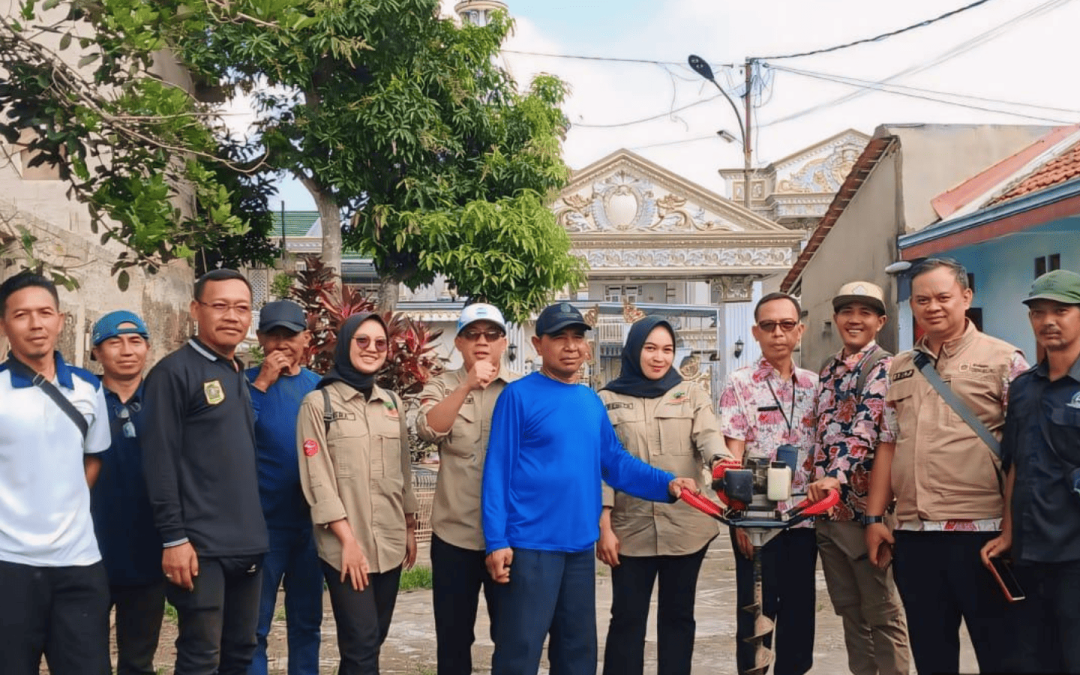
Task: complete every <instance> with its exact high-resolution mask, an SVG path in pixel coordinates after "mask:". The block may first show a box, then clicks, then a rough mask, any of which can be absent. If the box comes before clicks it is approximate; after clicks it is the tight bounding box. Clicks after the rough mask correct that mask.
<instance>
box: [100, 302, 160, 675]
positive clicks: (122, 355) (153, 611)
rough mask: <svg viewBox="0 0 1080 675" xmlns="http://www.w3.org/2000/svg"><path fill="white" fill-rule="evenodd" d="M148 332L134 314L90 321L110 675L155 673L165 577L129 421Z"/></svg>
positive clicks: (138, 403)
mask: <svg viewBox="0 0 1080 675" xmlns="http://www.w3.org/2000/svg"><path fill="white" fill-rule="evenodd" d="M149 339H150V334H149V332H148V331H147V330H146V324H145V323H143V320H142V319H141V318H139V317H138V316H137V315H136V314H134V313H132V312H127V311H118V312H111V313H109V314H106V315H105V316H103V317H101V318H100V319H99V320H98V322H97V323H95V324H94V331H93V340H92V341H93V345H94V347H93V350H92V351H91V353H90V358H92V359H94V360H95V361H97V362H98V363H100V364H101V370H102V375H101V382H102V384H103V385H104V387H105V401H106V402H107V403H108V408H109V428H110V430H111V431H112V445H110V446H109V449H108V450H106V451H105V452H103V453H102V454H101V474H100V476H99V477H98V481H97V483H95V484H94V487H93V488H92V489H91V491H90V513H91V515H92V516H93V518H94V530H95V531H96V533H97V539H98V546H99V547H100V548H101V558H102V561H103V562H104V563H105V571H106V572H107V573H108V575H109V596H110V598H111V605H112V606H114V607H116V646H117V663H116V672H117V675H145V674H149V673H154V672H156V671H155V669H154V653H155V652H156V651H157V645H158V636H159V634H160V632H161V619H162V617H163V615H164V612H165V584H166V582H165V578H164V577H162V575H161V538H160V537H159V536H158V532H157V528H155V527H154V517H153V512H152V511H151V509H150V498H149V497H148V496H147V494H146V481H145V480H144V479H143V463H142V449H141V448H140V446H139V438H138V434H137V433H136V431H135V423H136V421H138V420H139V418H140V417H141V415H142V404H143V386H142V383H143V369H144V368H145V367H146V357H147V355H148V354H149V353H150V343H149V342H148V340H149Z"/></svg>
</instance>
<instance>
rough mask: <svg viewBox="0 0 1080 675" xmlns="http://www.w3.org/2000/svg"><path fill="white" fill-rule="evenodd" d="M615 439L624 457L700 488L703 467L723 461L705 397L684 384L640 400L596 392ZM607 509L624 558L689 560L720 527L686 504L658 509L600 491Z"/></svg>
mask: <svg viewBox="0 0 1080 675" xmlns="http://www.w3.org/2000/svg"><path fill="white" fill-rule="evenodd" d="M600 399H601V400H602V401H603V402H604V405H605V406H606V407H607V411H608V417H609V418H610V419H611V424H612V426H614V427H615V433H616V434H618V436H619V441H620V442H621V443H622V444H623V447H624V448H626V451H627V452H629V453H630V454H631V455H633V456H635V457H637V458H638V459H640V460H642V461H644V462H647V463H649V464H651V465H653V466H655V467H656V468H658V469H664V470H665V471H670V472H671V473H673V474H675V475H676V476H684V477H689V478H696V479H697V481H698V485H699V486H700V487H702V488H705V487H706V485H707V483H706V481H705V476H706V466H707V465H708V463H709V462H710V461H711V460H712V458H713V457H715V456H718V455H719V456H723V457H728V456H730V453H728V451H727V446H725V445H724V437H723V436H722V435H721V434H720V426H719V424H718V423H717V421H716V415H715V413H713V408H712V401H711V400H710V399H709V395H708V393H706V392H705V390H704V389H702V388H701V387H700V386H698V385H696V384H687V383H685V382H683V383H682V384H679V385H677V386H675V387H672V388H671V389H669V390H668V391H667V392H666V393H665V394H664V395H663V396H660V397H659V398H639V397H637V396H628V395H626V394H617V393H615V392H613V391H607V390H604V391H601V392H600ZM603 500H604V506H610V507H612V510H611V529H612V530H614V532H615V534H616V536H618V537H619V552H620V553H621V554H622V555H628V556H657V555H688V554H691V553H696V552H698V551H700V550H701V549H702V548H704V547H705V546H706V545H708V543H709V542H710V541H711V540H712V539H713V538H714V537H715V536H716V535H717V533H718V532H719V531H720V530H719V523H718V522H717V521H716V520H714V519H712V518H710V517H709V516H707V515H705V514H704V513H701V512H700V511H698V510H697V509H692V508H690V507H688V506H687V505H686V504H680V503H677V502H676V503H675V504H662V503H659V502H649V501H645V500H643V499H638V498H636V497H631V496H630V495H628V494H626V493H624V492H616V491H615V490H613V489H612V488H611V487H609V486H608V485H606V484H605V485H604V490H603Z"/></svg>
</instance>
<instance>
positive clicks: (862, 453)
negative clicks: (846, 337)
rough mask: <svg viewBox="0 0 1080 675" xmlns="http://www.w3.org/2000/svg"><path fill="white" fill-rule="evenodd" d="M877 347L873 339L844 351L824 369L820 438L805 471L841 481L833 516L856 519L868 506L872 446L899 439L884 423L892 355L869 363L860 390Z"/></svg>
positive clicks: (814, 478)
mask: <svg viewBox="0 0 1080 675" xmlns="http://www.w3.org/2000/svg"><path fill="white" fill-rule="evenodd" d="M876 347H877V344H876V343H875V342H871V343H870V344H868V345H866V346H865V347H863V348H862V349H861V350H859V351H858V352H856V353H855V354H852V355H851V356H848V357H845V356H844V352H843V351H841V352H840V353H839V354H837V355H836V356H834V357H833V358H832V359H831V360H830V361H829V363H828V364H826V366H825V367H824V368H823V369H822V370H821V376H820V381H819V384H818V401H817V434H816V441H817V442H816V443H815V445H814V452H813V454H812V455H811V457H810V461H809V462H808V463H807V466H806V471H807V474H808V475H809V476H810V480H812V481H817V480H821V479H822V478H835V479H837V480H838V481H840V503H839V504H837V505H836V508H835V509H833V511H832V514H831V516H830V519H831V520H855V519H857V518H859V517H860V516H861V515H862V514H863V513H864V512H865V510H866V498H867V496H868V495H869V493H870V470H871V469H872V468H873V462H874V450H876V449H877V446H878V443H892V442H894V440H895V437H894V436H893V435H892V432H890V431H889V430H888V429H887V428H886V427H885V425H884V414H885V393H886V392H887V391H888V390H889V364H890V363H891V362H892V357H889V356H887V357H885V358H883V359H881V360H880V361H878V362H877V363H876V364H874V365H873V366H871V367H870V369H869V370H868V371H867V372H866V378H865V384H864V385H863V391H861V392H859V391H856V386H857V385H858V381H859V374H860V373H862V371H863V369H864V368H865V367H866V363H867V361H868V360H869V357H870V356H871V353H872V352H873V351H875V348H876Z"/></svg>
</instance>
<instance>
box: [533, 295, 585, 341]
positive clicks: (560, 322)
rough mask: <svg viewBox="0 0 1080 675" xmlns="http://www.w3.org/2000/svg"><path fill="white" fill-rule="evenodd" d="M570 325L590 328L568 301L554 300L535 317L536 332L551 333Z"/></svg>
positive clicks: (540, 333) (539, 333)
mask: <svg viewBox="0 0 1080 675" xmlns="http://www.w3.org/2000/svg"><path fill="white" fill-rule="evenodd" d="M570 326H581V327H582V328H584V329H585V330H591V329H592V326H590V325H589V324H587V323H586V322H585V317H583V316H582V315H581V312H579V311H578V310H577V308H576V307H574V306H573V305H571V304H570V303H569V302H556V303H555V304H554V305H548V306H547V307H545V308H544V311H542V312H540V316H539V318H537V319H536V334H537V335H551V334H552V333H558V332H559V331H561V330H562V329H564V328H569V327H570Z"/></svg>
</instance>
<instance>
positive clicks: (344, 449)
mask: <svg viewBox="0 0 1080 675" xmlns="http://www.w3.org/2000/svg"><path fill="white" fill-rule="evenodd" d="M326 390H327V391H328V392H330V407H331V408H332V409H333V411H334V421H333V422H331V423H330V431H329V432H326V426H325V424H324V422H323V409H324V405H323V396H322V392H321V391H319V390H316V391H313V392H311V393H310V394H308V395H307V396H305V397H304V401H303V403H302V404H301V405H300V416H299V417H298V418H297V421H296V443H297V448H298V452H299V456H300V484H301V486H302V487H303V490H304V497H305V498H306V499H307V502H308V504H310V505H311V520H312V521H313V522H314V523H315V525H317V526H322V527H316V528H315V545H316V547H317V548H318V550H319V557H320V558H322V559H323V560H325V561H326V562H328V563H330V565H331V566H333V567H334V568H335V569H341V543H340V542H339V541H338V539H337V537H336V536H335V535H334V533H333V532H332V531H331V530H330V528H328V527H326V525H328V524H329V523H332V522H334V521H338V520H341V519H342V518H346V519H348V521H349V526H350V527H351V528H352V531H353V535H354V536H355V537H356V541H357V542H358V543H359V544H360V550H361V551H363V552H364V556H365V557H366V558H367V560H368V565H369V566H370V568H371V571H372V572H389V571H390V570H392V569H394V568H395V567H397V566H398V565H400V564H401V563H402V561H404V560H405V542H406V536H407V534H406V529H405V514H406V513H416V512H417V511H418V510H419V506H418V504H417V501H416V497H415V496H414V495H413V489H412V464H411V462H410V458H409V441H408V434H407V433H406V430H405V429H404V423H403V416H404V414H405V413H404V411H399V410H398V406H397V404H396V402H395V401H396V399H395V398H392V397H391V396H390V394H389V393H388V392H387V391H386V390H384V389H382V388H380V387H378V386H376V387H374V388H373V389H372V392H371V400H370V401H365V400H364V395H363V394H361V393H360V392H358V391H356V390H355V389H353V388H352V387H350V386H349V385H347V384H345V383H344V382H334V383H332V384H330V385H329V386H327V387H326Z"/></svg>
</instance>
